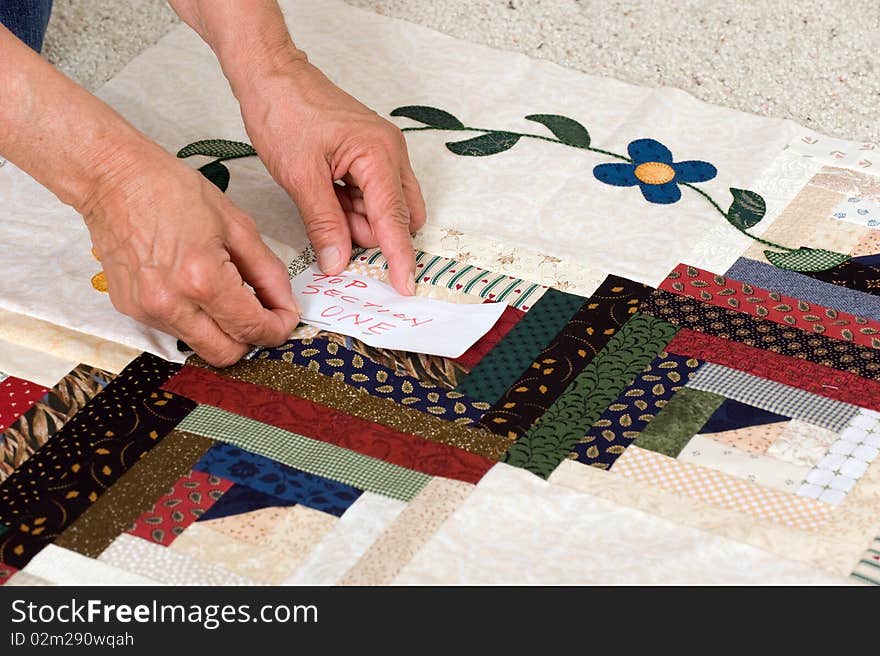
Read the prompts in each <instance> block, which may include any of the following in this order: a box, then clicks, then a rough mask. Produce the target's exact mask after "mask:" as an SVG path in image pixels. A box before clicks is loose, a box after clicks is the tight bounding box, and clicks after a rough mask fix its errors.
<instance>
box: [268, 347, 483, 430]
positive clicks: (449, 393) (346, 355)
mask: <svg viewBox="0 0 880 656" xmlns="http://www.w3.org/2000/svg"><path fill="white" fill-rule="evenodd" d="M253 358H254V359H259V360H262V359H268V360H282V361H284V362H289V363H291V364H295V365H299V366H301V367H308V368H309V369H311V370H312V371H317V372H319V373H322V374H324V375H325V376H332V377H334V378H336V379H339V380H342V381H343V382H345V383H346V384H348V385H351V386H352V387H357V388H359V389H362V390H364V391H366V392H369V393H370V394H372V395H373V396H378V397H380V398H383V399H392V400H394V401H396V402H397V403H401V404H403V405H405V406H407V407H408V408H413V409H415V410H419V411H421V412H425V413H428V414H430V415H433V416H435V417H440V418H441V419H446V420H447V421H456V420H460V419H463V418H467V419H469V420H470V422H468V423H473V422H476V421H479V420H480V419H482V417H483V415H484V414H485V413H486V410H488V409H489V404H488V403H486V402H484V401H476V400H475V399H473V398H470V397H468V396H467V395H465V394H462V393H460V392H456V391H453V390H447V389H443V388H442V387H438V386H436V385H432V384H430V383H425V382H422V381H420V380H419V379H418V378H414V377H412V376H407V375H404V374H400V373H396V372H394V371H392V370H391V369H388V368H387V367H383V366H382V365H380V364H378V363H376V362H373V361H372V360H370V359H369V358H366V357H364V356H362V355H360V354H358V353H355V352H354V351H353V350H351V349H347V348H345V347H344V346H342V345H341V344H337V343H335V342H329V341H327V340H323V339H291V340H289V341H287V342H286V343H284V344H282V345H281V346H278V347H275V348H263V349H260V350H259V351H258V352H257V353H256V354H255V355H254V356H253ZM460 423H461V422H460Z"/></svg>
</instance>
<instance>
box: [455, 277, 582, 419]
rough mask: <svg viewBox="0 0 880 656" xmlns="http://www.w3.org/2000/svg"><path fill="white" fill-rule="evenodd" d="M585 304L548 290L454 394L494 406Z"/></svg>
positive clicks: (459, 385)
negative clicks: (460, 394) (463, 395)
mask: <svg viewBox="0 0 880 656" xmlns="http://www.w3.org/2000/svg"><path fill="white" fill-rule="evenodd" d="M585 302H586V299H585V298H583V297H582V296H575V295H574V294H566V293H565V292H561V291H559V290H558V289H552V288H551V289H548V290H547V293H546V294H544V295H543V296H542V297H541V299H540V300H539V301H538V302H537V303H535V305H534V306H533V307H532V309H531V310H530V311H529V312H527V313H526V314H525V316H524V317H523V318H522V319H520V320H519V321H518V322H517V324H516V325H515V326H514V327H513V329H512V330H511V331H510V332H509V333H507V335H505V336H504V339H502V340H501V342H500V343H498V344H497V345H496V346H495V348H493V349H492V350H491V351H489V353H488V355H486V357H484V358H483V359H482V360H480V362H479V364H477V366H476V367H474V368H473V369H472V370H471V372H470V374H469V375H468V376H466V377H465V378H464V380H462V381H461V382H460V383H459V384H458V387H456V388H455V391H456V392H461V393H462V394H465V395H467V396H470V397H471V398H473V399H477V400H479V401H486V402H487V403H489V404H494V403H496V402H497V401H498V399H500V398H501V397H502V396H503V395H504V393H505V392H506V391H507V390H508V388H509V387H510V386H511V385H513V384H514V383H516V381H517V380H518V379H519V376H520V374H521V373H522V372H524V371H525V370H526V369H528V368H529V367H530V366H531V364H532V362H534V361H535V358H536V357H537V356H538V354H539V353H540V352H541V350H542V349H543V348H544V347H545V346H547V344H549V343H550V342H551V340H552V339H553V338H554V337H555V336H556V334H557V333H558V332H559V331H560V330H562V329H563V328H564V327H565V325H566V324H567V323H568V321H569V320H570V319H571V317H572V315H574V313H575V312H577V311H578V309H579V308H580V307H581V305H583V304H584V303H585Z"/></svg>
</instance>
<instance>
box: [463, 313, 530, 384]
mask: <svg viewBox="0 0 880 656" xmlns="http://www.w3.org/2000/svg"><path fill="white" fill-rule="evenodd" d="M525 314H526V313H525V312H523V311H522V310H520V309H518V308H515V307H513V306H512V305H508V306H507V307H505V308H504V312H503V313H502V314H501V316H500V317H499V318H498V321H496V322H495V325H494V326H492V328H491V329H490V330H489V332H487V333H486V334H485V335H483V336H482V337H481V338H480V339H478V340H477V342H476V343H475V344H474V345H473V346H471V347H470V348H469V349H468V350H467V351H465V352H464V353H463V354H462V355H461V356H460V357H458V358H456V359H455V360H454V362H457V363H458V364H460V365H461V366H462V367H464V368H465V369H467V370H468V371H470V370H471V369H473V368H474V367H476V366H477V363H478V362H479V361H480V360H482V359H483V358H484V357H485V356H486V354H487V353H488V352H489V351H491V350H492V349H493V348H495V345H496V344H497V343H498V342H500V341H501V340H502V339H503V338H504V336H505V335H506V334H507V333H509V332H510V330H511V329H512V328H513V327H514V326H515V325H516V324H517V322H518V321H519V320H520V319H522V318H523V317H524V316H525Z"/></svg>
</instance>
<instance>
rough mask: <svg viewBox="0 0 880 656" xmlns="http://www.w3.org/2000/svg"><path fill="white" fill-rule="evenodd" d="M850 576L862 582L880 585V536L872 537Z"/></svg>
mask: <svg viewBox="0 0 880 656" xmlns="http://www.w3.org/2000/svg"><path fill="white" fill-rule="evenodd" d="M850 577H852V578H853V579H855V580H856V581H861V582H862V583H871V584H872V585H880V536H877V537H876V538H874V541H873V542H871V546H869V547H868V548H867V549H866V550H865V553H863V554H862V557H861V558H860V559H859V562H858V563H856V566H855V569H853V571H852V574H850Z"/></svg>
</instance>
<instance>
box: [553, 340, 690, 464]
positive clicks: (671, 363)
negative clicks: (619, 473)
mask: <svg viewBox="0 0 880 656" xmlns="http://www.w3.org/2000/svg"><path fill="white" fill-rule="evenodd" d="M702 365H703V363H702V362H700V361H699V360H695V359H693V358H686V357H681V356H678V355H672V354H670V353H666V352H665V351H664V352H662V353H660V355H658V356H657V357H656V358H654V360H653V361H651V363H650V364H649V365H648V366H647V367H645V369H644V370H643V371H642V372H641V373H640V374H639V375H638V377H637V378H636V379H635V380H634V381H633V382H632V384H631V385H630V386H629V387H627V388H626V389H625V390H624V391H623V392H622V393H621V394H620V396H618V397H617V400H615V401H614V403H612V404H611V405H609V406H608V408H607V409H606V410H605V411H604V412H603V413H602V416H601V417H599V419H597V420H596V422H595V423H594V424H593V425H592V427H591V428H590V430H589V432H588V433H587V434H586V436H585V437H583V438H581V440H580V442H579V443H578V444H576V445H575V447H574V449H572V452H571V455H569V458H572V459H573V460H577V461H578V462H582V463H584V464H585V465H591V466H593V467H596V468H598V469H608V468H610V467H611V466H612V465H613V464H614V461H615V460H617V459H618V458H619V457H620V455H621V454H622V453H623V451H624V449H626V448H627V447H628V446H629V445H630V444H632V442H633V441H634V440H635V439H636V438H638V437H639V435H640V434H641V432H642V431H643V430H644V429H645V427H646V426H648V425H649V424H650V423H651V421H653V420H654V418H655V417H656V416H657V414H658V413H659V412H660V411H662V410H663V408H664V407H666V404H667V403H668V402H669V399H671V398H672V397H673V395H675V394H677V393H678V391H679V390H681V388H682V387H684V385H685V384H686V383H687V382H688V380H690V378H691V377H692V376H694V375H695V373H696V372H697V371H698V370H699V369H700V367H701V366H702Z"/></svg>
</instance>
